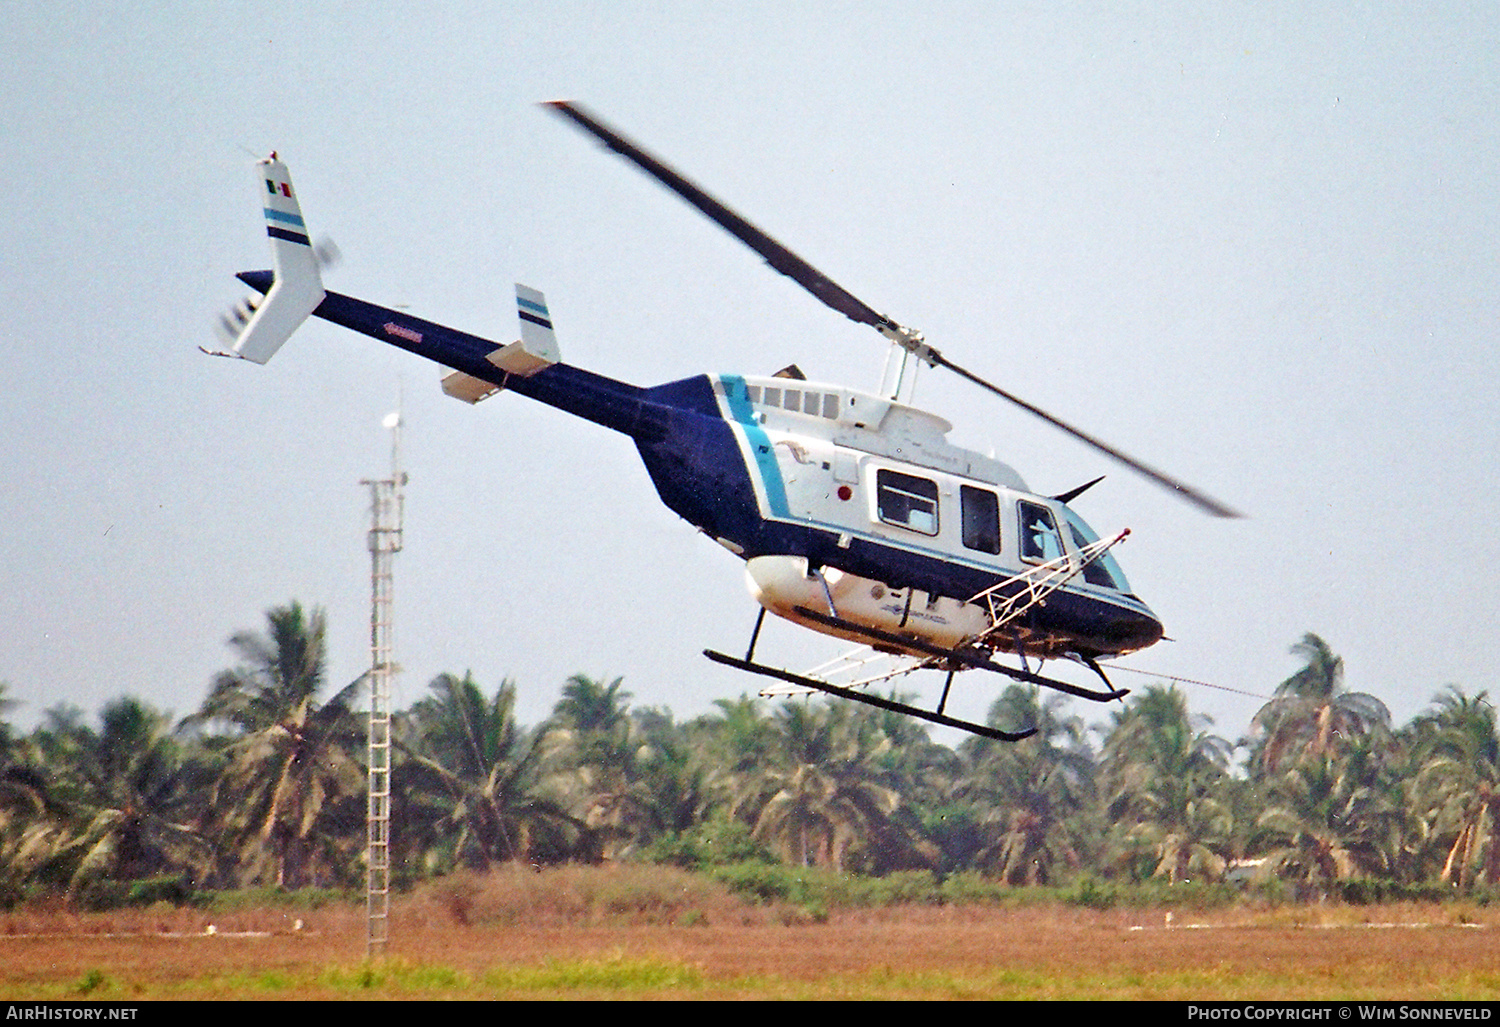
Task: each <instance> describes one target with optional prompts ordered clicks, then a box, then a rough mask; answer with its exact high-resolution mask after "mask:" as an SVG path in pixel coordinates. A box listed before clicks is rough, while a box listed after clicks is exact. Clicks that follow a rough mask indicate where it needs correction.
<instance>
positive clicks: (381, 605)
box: [360, 410, 407, 957]
mask: <svg viewBox="0 0 1500 1027" xmlns="http://www.w3.org/2000/svg"><path fill="white" fill-rule="evenodd" d="M383 423H384V425H385V427H386V428H389V429H390V431H391V476H390V477H389V478H378V479H370V478H367V479H364V480H362V481H361V482H360V484H361V485H365V486H367V487H368V488H369V490H370V533H369V547H370V671H369V678H370V726H369V768H370V769H369V780H368V796H369V799H368V806H367V811H366V843H367V845H366V859H367V872H366V889H365V910H366V930H365V953H366V955H367V956H369V957H374V956H383V955H385V951H386V945H387V943H388V942H389V940H390V912H391V690H392V689H391V685H392V682H393V680H394V678H395V675H396V672H397V670H398V669H399V668H398V667H397V666H396V664H395V662H394V661H393V659H392V652H393V646H394V639H393V637H392V622H391V613H392V606H393V598H394V597H393V594H392V580H393V579H392V566H393V564H394V562H395V556H396V554H397V553H399V552H400V551H401V544H402V517H403V514H404V507H405V504H406V496H405V488H406V481H407V477H406V472H405V471H403V470H402V469H401V425H402V421H401V412H400V411H399V410H398V411H396V412H395V413H392V414H389V415H387V416H386V418H385V421H384V422H383Z"/></svg>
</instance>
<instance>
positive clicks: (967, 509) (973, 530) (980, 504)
mask: <svg viewBox="0 0 1500 1027" xmlns="http://www.w3.org/2000/svg"><path fill="white" fill-rule="evenodd" d="M958 496H959V501H960V503H961V504H962V506H963V521H964V531H963V536H964V545H965V546H966V547H967V548H969V549H977V550H979V551H980V552H981V553H998V552H1000V497H999V496H997V495H995V493H993V492H991V491H990V490H989V489H976V488H974V487H973V486H972V485H962V486H960V487H959V490H958Z"/></svg>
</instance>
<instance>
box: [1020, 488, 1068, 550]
mask: <svg viewBox="0 0 1500 1027" xmlns="http://www.w3.org/2000/svg"><path fill="white" fill-rule="evenodd" d="M1017 505H1018V506H1019V507H1020V510H1021V555H1022V556H1023V557H1024V558H1026V559H1027V560H1033V561H1035V562H1037V563H1047V562H1049V561H1052V560H1056V559H1057V558H1058V557H1060V556H1062V555H1063V544H1062V536H1060V535H1059V534H1058V533H1057V521H1056V520H1054V519H1053V517H1052V511H1051V510H1048V509H1047V508H1046V507H1045V506H1039V505H1038V504H1036V503H1025V502H1023V503H1019V504H1017Z"/></svg>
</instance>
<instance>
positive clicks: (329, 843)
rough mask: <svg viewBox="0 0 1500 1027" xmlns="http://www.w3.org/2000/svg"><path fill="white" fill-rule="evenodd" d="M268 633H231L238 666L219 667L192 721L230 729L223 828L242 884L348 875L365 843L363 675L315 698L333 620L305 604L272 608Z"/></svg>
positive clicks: (219, 788) (221, 797)
mask: <svg viewBox="0 0 1500 1027" xmlns="http://www.w3.org/2000/svg"><path fill="white" fill-rule="evenodd" d="M266 620H267V631H266V633H265V634H264V635H259V634H255V633H251V632H242V633H240V634H237V635H235V636H234V637H233V638H231V639H230V645H231V646H232V647H233V648H234V649H236V650H237V651H238V652H239V654H240V657H241V661H242V662H241V664H240V665H239V666H238V667H236V668H234V669H232V670H226V671H223V672H221V673H220V674H219V675H218V676H217V677H216V678H215V679H214V683H213V686H212V688H211V690H210V692H209V695H208V697H207V698H206V699H205V700H204V702H203V705H202V707H201V708H200V709H199V711H198V712H197V713H196V714H194V715H193V716H191V717H189V718H187V720H186V721H185V722H184V723H185V724H186V725H187V726H189V727H192V726H197V725H202V724H208V723H217V724H222V725H225V726H227V728H228V729H229V731H230V733H231V741H230V742H229V744H228V745H227V746H226V748H225V752H224V755H225V757H226V761H227V763H226V766H225V768H224V772H223V774H222V775H221V776H220V778H219V780H218V781H217V782H216V784H215V786H214V790H213V802H212V805H213V807H214V808H215V809H217V810H219V811H220V813H219V818H220V823H219V825H218V826H219V827H220V828H221V830H222V831H223V832H224V833H225V835H226V838H227V840H228V841H229V843H230V844H231V845H232V847H233V848H234V849H235V853H234V855H235V856H236V858H237V863H236V872H235V875H234V876H236V877H237V878H238V879H240V880H241V881H247V882H248V881H257V880H258V881H270V882H273V883H275V884H276V885H277V886H278V887H284V888H299V887H302V886H304V885H306V884H308V883H311V882H312V881H313V880H314V879H315V878H316V879H318V880H330V879H335V878H339V877H347V876H349V874H350V864H349V859H350V857H351V855H352V853H353V852H354V851H355V850H356V849H357V848H358V846H359V844H361V843H362V841H363V837H362V832H360V831H359V830H358V825H359V824H362V823H363V821H364V812H365V811H364V802H363V795H364V788H365V772H364V770H363V768H362V766H361V764H360V761H359V759H358V757H357V753H359V751H360V749H361V748H362V746H363V739H362V733H361V730H360V727H359V724H358V720H357V718H356V717H355V716H354V713H353V709H352V704H353V703H354V700H355V697H356V694H357V692H358V689H359V688H360V687H361V685H362V684H363V680H364V679H363V676H361V677H360V678H358V679H356V680H355V681H353V682H351V683H350V684H348V685H346V686H345V687H344V688H343V689H341V690H340V691H339V692H337V693H336V694H335V695H333V696H332V697H331V698H330V699H328V700H327V701H326V702H322V703H320V702H319V701H318V693H319V692H320V691H321V690H322V688H323V683H324V676H325V669H324V659H325V650H326V644H325V635H326V631H327V625H326V620H325V617H324V615H323V612H322V611H321V610H314V611H313V612H312V614H311V615H308V614H304V612H303V610H302V607H301V605H300V604H298V603H296V602H293V603H291V604H290V605H288V606H283V607H277V608H276V609H273V610H271V611H269V612H268V613H267V614H266Z"/></svg>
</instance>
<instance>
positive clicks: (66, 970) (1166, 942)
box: [0, 868, 1500, 1002]
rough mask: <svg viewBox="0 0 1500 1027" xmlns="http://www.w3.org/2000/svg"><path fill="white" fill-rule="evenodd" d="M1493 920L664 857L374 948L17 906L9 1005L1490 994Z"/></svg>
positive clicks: (155, 913)
mask: <svg viewBox="0 0 1500 1027" xmlns="http://www.w3.org/2000/svg"><path fill="white" fill-rule="evenodd" d="M643 874H647V875H649V882H650V883H649V885H648V884H646V883H644V878H643V877H642V876H641V875H643ZM299 921H300V923H299ZM1497 932H1500V914H1495V913H1491V911H1490V910H1488V909H1478V908H1463V907H1459V906H1456V905H1443V906H1386V907H1352V906H1320V907H1298V908H1293V907H1280V908H1275V909H1253V908H1248V907H1246V908H1236V909H1223V910H1215V911H1210V912H1203V913H1192V912H1185V911H1181V910H1179V911H1176V912H1175V913H1173V914H1172V916H1171V918H1170V920H1169V918H1168V917H1167V915H1166V914H1165V913H1163V912H1162V911H1159V910H1156V911H1152V910H1140V909H1118V910H1111V911H1108V912H1099V911H1092V910H1084V909H1076V908H1070V907H1063V906H1044V907H1037V906H1017V907H1015V908H994V907H977V906H976V907H952V906H949V907H927V906H921V907H918V906H912V907H894V908H888V909H880V910H864V911H836V912H832V913H830V914H829V915H828V916H827V917H826V918H824V917H822V916H817V917H809V916H808V915H806V914H805V913H803V912H801V911H799V910H795V909H788V908H779V907H774V906H756V905H749V904H745V903H742V902H740V901H739V900H737V899H735V898H733V897H731V896H729V895H728V894H727V893H725V892H723V891H722V890H721V889H719V888H717V887H716V886H714V885H712V884H711V883H709V882H707V881H705V880H703V879H701V878H696V877H691V876H689V875H686V874H682V875H676V874H672V873H670V872H667V871H663V870H662V869H660V868H653V869H651V870H649V871H640V870H632V869H630V868H592V869H587V868H567V869H560V870H554V871H548V872H546V873H542V874H529V873H522V872H516V873H508V874H501V875H497V876H495V877H492V878H484V879H480V878H462V879H457V880H449V881H445V882H442V883H439V884H434V885H429V886H426V887H424V888H422V889H420V890H418V891H417V892H415V893H414V894H412V895H410V896H405V897H403V898H401V899H400V900H399V901H398V902H397V903H396V904H395V906H394V908H393V917H392V923H391V942H390V947H389V952H388V954H387V956H386V957H385V958H384V959H381V960H375V961H368V960H366V959H365V921H364V909H363V907H362V906H348V905H338V906H327V907H324V908H321V909H309V910H293V909H284V908H271V907H265V906H262V907H259V908H249V909H245V910H243V911H237V912H223V911H220V912H214V913H206V912H204V911H201V910H184V909H170V908H153V909H149V910H132V911H128V912H122V913H117V914H86V915H80V914H74V913H70V912H67V911H66V910H63V909H26V910H20V911H16V912H12V913H9V914H4V915H0V999H6V1000H41V999H52V1000H104V1001H114V1002H130V1001H151V1000H172V999H194V1000H202V999H247V1000H270V999H295V1000H324V999H365V998H397V999H414V1000H421V999H1157V1000H1185V999H1220V1000H1267V999H1302V1000H1310V999H1372V1000H1373V999H1386V1000H1407V1001H1415V1000H1428V1001H1432V1000H1448V1001H1453V1000H1470V1001H1472V1000H1495V999H1500V933H1497Z"/></svg>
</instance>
